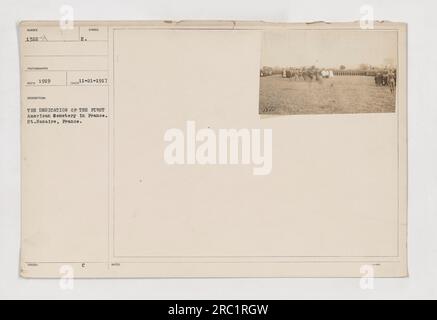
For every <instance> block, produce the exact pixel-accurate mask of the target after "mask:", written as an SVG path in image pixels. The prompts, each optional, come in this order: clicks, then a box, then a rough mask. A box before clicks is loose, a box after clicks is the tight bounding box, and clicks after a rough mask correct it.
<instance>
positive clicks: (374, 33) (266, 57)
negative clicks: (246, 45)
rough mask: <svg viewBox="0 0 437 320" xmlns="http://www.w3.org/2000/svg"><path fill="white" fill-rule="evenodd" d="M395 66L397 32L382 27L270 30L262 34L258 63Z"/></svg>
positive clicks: (323, 65)
mask: <svg viewBox="0 0 437 320" xmlns="http://www.w3.org/2000/svg"><path fill="white" fill-rule="evenodd" d="M360 64H370V65H373V66H385V65H391V66H395V65H397V32H396V31H383V30H272V31H265V33H264V35H263V43H262V53H261V65H262V66H270V67H275V66H278V67H286V66H288V67H303V66H312V65H315V66H316V67H319V68H339V66H340V65H345V66H346V67H347V68H357V67H359V65H360Z"/></svg>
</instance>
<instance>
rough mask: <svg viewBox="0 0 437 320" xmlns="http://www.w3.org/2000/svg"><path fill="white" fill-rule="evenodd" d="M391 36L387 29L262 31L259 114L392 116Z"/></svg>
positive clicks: (394, 67) (394, 42) (393, 38)
mask: <svg viewBox="0 0 437 320" xmlns="http://www.w3.org/2000/svg"><path fill="white" fill-rule="evenodd" d="M397 36H398V35H397V32H396V31H390V30H359V29H358V30H357V29H354V30H353V29H324V30H321V29H307V30H299V29H295V30H281V31H277V30H271V31H266V32H265V33H264V34H263V41H262V49H261V68H260V95H259V113H260V114H274V115H293V114H337V113H381V112H395V110H396V78H397V75H396V73H397V59H398V57H397V48H398V43H397Z"/></svg>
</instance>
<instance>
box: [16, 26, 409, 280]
mask: <svg viewBox="0 0 437 320" xmlns="http://www.w3.org/2000/svg"><path fill="white" fill-rule="evenodd" d="M68 27H71V28H65V26H64V27H63V28H61V27H60V26H59V25H58V22H34V21H28V22H22V23H21V24H20V26H19V33H20V44H21V48H20V55H21V56H20V57H21V119H22V127H21V128H22V248H21V275H22V276H23V277H62V276H65V274H66V273H71V274H74V276H75V277H361V276H375V277H402V276H406V275H407V206H406V201H407V181H406V179H407V132H406V129H407V126H406V123H407V118H406V117H407V113H406V95H407V82H406V80H407V79H406V70H407V69H406V67H407V62H406V61H407V60H406V59H407V57H406V52H407V48H406V25H404V24H400V23H389V22H383V23H377V24H375V26H374V29H371V30H363V29H360V26H359V23H330V24H328V23H313V24H272V23H263V22H235V21H223V22H214V21H203V22H200V21H199V22H191V21H179V22H172V21H158V22H97V21H83V22H75V24H74V26H68Z"/></svg>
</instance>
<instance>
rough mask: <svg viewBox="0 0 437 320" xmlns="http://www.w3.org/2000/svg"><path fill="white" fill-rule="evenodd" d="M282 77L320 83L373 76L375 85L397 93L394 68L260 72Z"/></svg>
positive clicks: (305, 69) (272, 69)
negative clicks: (337, 79)
mask: <svg viewBox="0 0 437 320" xmlns="http://www.w3.org/2000/svg"><path fill="white" fill-rule="evenodd" d="M275 74H277V75H279V74H280V75H281V76H282V78H288V79H290V80H293V81H299V80H303V81H313V80H315V81H320V80H322V79H329V78H333V77H334V76H345V75H351V76H357V75H358V76H371V77H374V79H375V85H376V86H381V87H389V88H390V91H391V92H394V91H395V87H396V69H394V68H388V67H385V68H378V69H377V68H372V69H369V70H347V69H327V68H316V67H315V66H311V67H299V68H297V67H287V68H272V67H263V68H262V69H261V70H260V76H261V77H266V76H271V75H275Z"/></svg>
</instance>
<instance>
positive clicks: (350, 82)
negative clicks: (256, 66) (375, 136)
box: [259, 74, 396, 115]
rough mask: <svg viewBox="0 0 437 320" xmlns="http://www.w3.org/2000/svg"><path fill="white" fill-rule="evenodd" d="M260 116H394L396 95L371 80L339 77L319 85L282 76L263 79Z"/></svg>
mask: <svg viewBox="0 0 437 320" xmlns="http://www.w3.org/2000/svg"><path fill="white" fill-rule="evenodd" d="M259 99H260V101H259V113H260V114H278V115H283V114H325V113H380V112H395V108H396V107H395V106H396V93H395V92H393V93H392V92H390V88H389V87H387V86H377V85H376V84H375V79H374V77H371V76H336V77H333V78H328V79H320V80H317V81H315V80H314V81H306V80H297V81H296V80H291V79H290V78H283V77H282V76H281V75H280V74H274V75H271V76H265V77H260V96H259Z"/></svg>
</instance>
